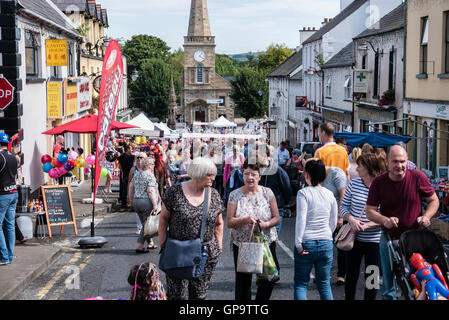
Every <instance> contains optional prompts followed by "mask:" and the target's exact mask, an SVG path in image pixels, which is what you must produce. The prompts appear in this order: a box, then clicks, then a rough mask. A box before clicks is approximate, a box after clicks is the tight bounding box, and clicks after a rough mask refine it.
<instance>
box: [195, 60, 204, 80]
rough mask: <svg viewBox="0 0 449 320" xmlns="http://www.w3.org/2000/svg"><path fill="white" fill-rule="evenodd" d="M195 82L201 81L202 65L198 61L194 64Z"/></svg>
mask: <svg viewBox="0 0 449 320" xmlns="http://www.w3.org/2000/svg"><path fill="white" fill-rule="evenodd" d="M196 82H198V83H203V65H202V64H200V63H198V64H197V65H196Z"/></svg>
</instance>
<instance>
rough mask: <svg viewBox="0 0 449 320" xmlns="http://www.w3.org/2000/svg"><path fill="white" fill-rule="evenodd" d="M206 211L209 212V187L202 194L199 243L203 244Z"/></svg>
mask: <svg viewBox="0 0 449 320" xmlns="http://www.w3.org/2000/svg"><path fill="white" fill-rule="evenodd" d="M207 211H209V187H208V188H206V192H205V194H204V205H203V218H202V220H201V243H202V242H203V238H204V234H205V233H206V217H207Z"/></svg>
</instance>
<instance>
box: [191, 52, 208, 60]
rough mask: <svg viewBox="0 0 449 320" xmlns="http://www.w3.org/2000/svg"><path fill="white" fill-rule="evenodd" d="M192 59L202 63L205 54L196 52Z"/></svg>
mask: <svg viewBox="0 0 449 320" xmlns="http://www.w3.org/2000/svg"><path fill="white" fill-rule="evenodd" d="M193 58H194V59H195V61H196V62H203V61H204V59H206V54H205V53H204V51H201V50H198V51H197V52H195V55H194V56H193Z"/></svg>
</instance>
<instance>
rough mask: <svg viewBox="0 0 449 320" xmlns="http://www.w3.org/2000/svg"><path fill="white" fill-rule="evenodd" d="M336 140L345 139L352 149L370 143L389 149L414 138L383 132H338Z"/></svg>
mask: <svg viewBox="0 0 449 320" xmlns="http://www.w3.org/2000/svg"><path fill="white" fill-rule="evenodd" d="M334 136H335V137H336V138H338V137H343V138H345V139H346V143H347V144H348V145H350V146H351V147H358V146H360V145H361V144H364V143H369V144H370V145H372V146H373V147H388V146H392V145H394V144H396V143H398V142H404V143H408V142H409V141H410V140H411V139H412V137H409V136H399V135H394V134H387V133H383V132H367V133H352V132H336V133H335V134H334Z"/></svg>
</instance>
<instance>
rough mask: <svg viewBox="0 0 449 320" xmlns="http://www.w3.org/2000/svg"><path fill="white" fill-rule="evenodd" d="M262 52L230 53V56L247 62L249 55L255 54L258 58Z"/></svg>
mask: <svg viewBox="0 0 449 320" xmlns="http://www.w3.org/2000/svg"><path fill="white" fill-rule="evenodd" d="M259 54H260V52H247V53H239V54H228V56H229V57H231V58H232V59H234V60H237V61H240V62H247V61H248V56H249V55H253V56H254V57H255V58H256V59H257V57H258V55H259Z"/></svg>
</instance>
